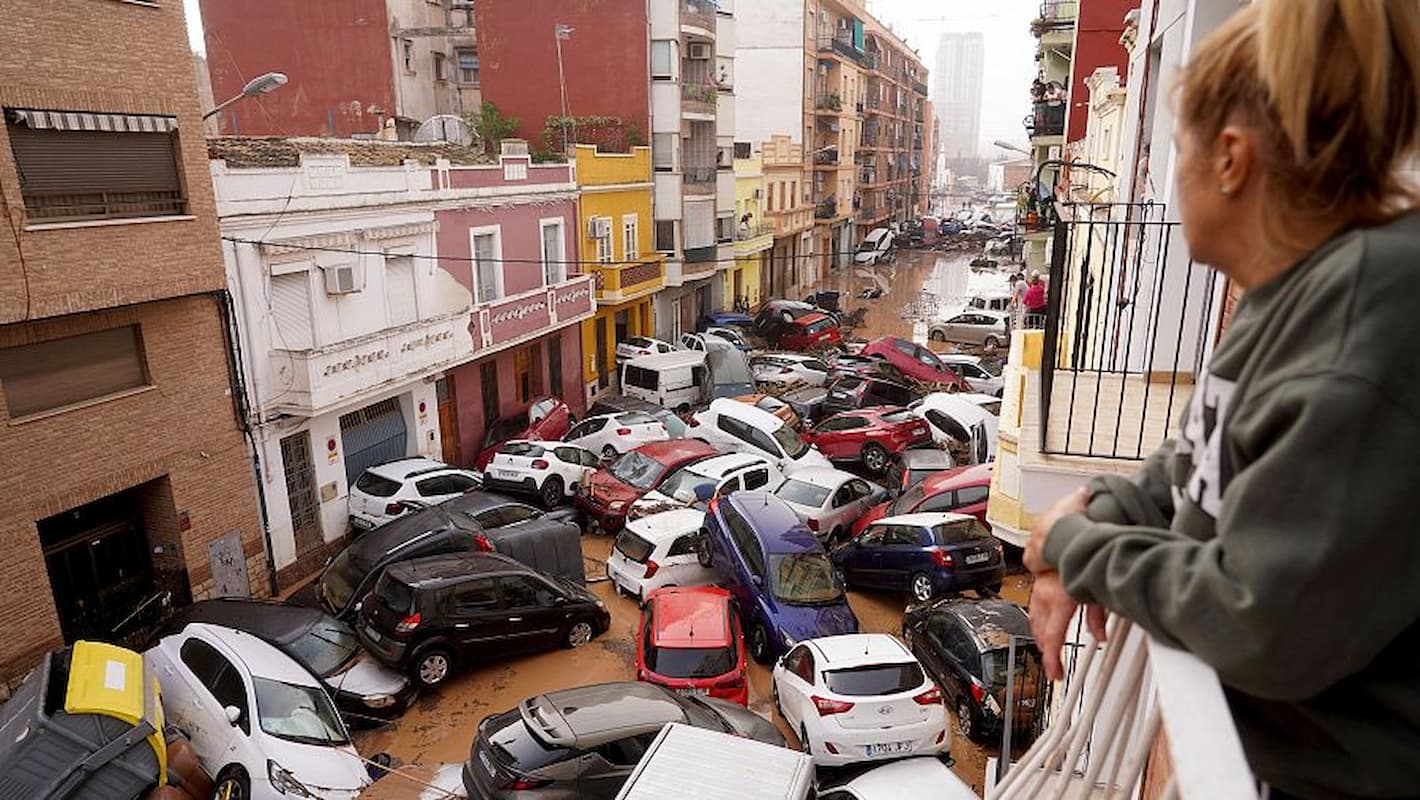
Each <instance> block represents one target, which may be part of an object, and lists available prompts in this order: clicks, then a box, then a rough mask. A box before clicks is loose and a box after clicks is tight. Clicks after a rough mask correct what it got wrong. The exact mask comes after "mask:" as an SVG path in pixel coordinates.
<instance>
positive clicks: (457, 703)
mask: <svg viewBox="0 0 1420 800" xmlns="http://www.w3.org/2000/svg"><path fill="white" fill-rule="evenodd" d="M865 274H875V275H878V276H881V279H882V281H883V282H884V283H885V284H886V286H887V290H886V294H884V296H883V297H881V298H878V299H876V300H859V299H857V293H858V292H859V291H861V290H862V289H863V288H865V287H867V286H869V285H871V281H872V279H871V278H868V277H864V275H865ZM970 276H971V270H969V269H968V268H967V258H966V257H963V256H962V255H961V254H948V255H947V256H945V257H943V256H941V255H940V254H937V253H928V252H906V253H902V254H901V255H900V256H899V258H898V259H897V262H896V264H894V265H891V266H885V267H880V268H876V269H875V270H874V271H873V272H872V273H858V274H855V273H853V272H852V271H851V270H847V269H844V270H839V271H837V272H835V273H834V274H833V275H831V276H830V280H829V281H828V282H826V284H825V285H824V286H822V287H821V288H826V289H838V290H840V291H843V292H844V293H845V294H844V298H843V301H842V306H843V308H844V310H845V312H851V311H853V310H854V309H857V308H865V309H866V312H865V315H864V319H863V323H862V325H860V326H859V327H858V328H857V329H856V331H855V334H854V335H855V337H856V338H863V339H871V338H874V337H876V336H880V335H884V334H893V335H897V336H902V337H905V338H912V339H915V340H917V341H923V340H924V338H925V337H924V336H923V326H922V325H921V324H920V323H918V324H917V325H915V326H914V321H913V320H912V319H909V318H908V317H907V314H906V312H907V311H908V310H909V309H910V308H912V307H913V304H914V303H916V302H917V301H918V300H919V296H920V293H921V292H922V291H923V290H924V289H925V290H926V291H928V292H931V293H932V294H934V295H936V296H938V297H951V296H956V297H961V296H963V295H965V294H966V292H967V288H968V283H969V281H970V280H971V277H970ZM914 327H915V328H916V330H914ZM612 541H613V539H612V537H601V536H584V537H583V539H582V548H583V553H584V555H585V557H586V559H587V570H588V577H589V578H590V579H592V580H594V581H596V582H595V583H593V584H591V586H590V588H591V589H592V591H593V592H595V593H596V595H597V596H598V597H600V598H601V599H602V600H603V601H605V602H606V604H607V607H608V609H609V610H610V611H611V629H610V630H609V631H607V633H605V634H603V635H602V636H600V637H598V638H597V639H595V640H593V641H592V642H591V643H590V644H588V645H586V646H584V647H581V648H579V649H576V650H555V651H551V652H546V653H542V654H539V655H534V656H527V657H521V658H517V659H514V660H509V661H495V662H492V663H488V664H485V665H479V666H474V667H472V668H470V669H468V670H466V671H463V672H461V674H459V675H457V676H456V677H454V678H451V679H450V680H449V682H448V684H447V685H445V686H444V688H443V689H442V690H440V691H438V692H431V693H429V694H427V695H426V696H424V697H421V698H420V700H419V701H418V702H417V703H416V704H415V706H414V707H413V708H411V709H410V710H409V711H408V712H407V713H406V714H405V715H404V716H403V717H402V718H401V719H399V720H398V721H397V722H395V723H394V724H393V725H391V726H388V727H385V728H382V729H377V730H372V731H363V732H357V733H356V743H357V746H358V747H359V749H360V752H361V753H363V754H366V755H367V756H368V755H370V754H373V753H378V752H381V751H385V752H389V753H390V754H391V755H393V756H394V757H395V758H396V759H397V760H398V762H401V763H403V764H406V765H412V766H411V767H410V768H409V773H410V775H411V776H412V777H415V778H417V780H418V781H420V782H421V783H416V782H414V781H412V780H408V779H405V778H404V777H402V776H401V775H400V774H394V775H391V776H389V777H388V778H386V779H384V780H381V781H379V782H378V783H377V784H376V785H375V787H373V788H372V789H371V791H370V792H368V793H367V796H368V797H371V798H408V797H427V798H437V797H445V796H450V795H448V794H446V793H445V792H443V791H441V790H440V789H438V788H433V787H434V786H435V785H437V786H439V787H446V788H447V789H449V790H454V791H457V792H461V791H462V788H461V785H460V782H459V776H458V771H457V769H452V768H445V769H443V770H442V771H441V770H440V768H441V766H443V765H449V764H459V763H461V762H462V761H463V760H464V759H466V758H468V755H469V748H470V746H471V744H472V742H473V738H474V730H475V727H476V726H477V724H478V722H479V720H481V719H482V718H483V717H484V716H486V715H488V714H490V713H494V712H499V711H504V710H507V709H510V708H512V707H514V706H515V705H516V704H517V703H518V702H520V701H522V700H524V699H526V698H528V697H530V696H533V695H536V694H539V693H542V692H547V691H552V690H555V689H561V688H565V687H569V686H577V685H583V684H591V683H598V682H603V681H622V680H634V679H635V660H636V646H635V630H636V627H637V624H638V621H639V619H640V611H639V609H638V607H637V605H636V603H635V601H633V600H631V599H629V598H626V597H621V596H618V595H616V594H615V593H614V592H613V590H612V586H611V584H610V583H609V582H607V581H605V580H598V579H602V578H604V575H605V573H604V572H603V571H602V567H601V565H602V564H603V563H604V562H605V560H606V557H607V554H608V553H609V552H610V549H611V545H612ZM1003 594H1004V596H1005V597H1006V598H1007V599H1010V600H1013V601H1016V602H1020V603H1024V602H1025V601H1026V599H1027V597H1028V595H1029V582H1028V576H1025V575H1021V574H1011V575H1008V576H1007V578H1006V583H1005V587H1004V589H1003ZM849 602H850V604H851V605H852V607H853V610H854V612H855V613H856V614H857V616H858V619H859V621H860V623H861V625H862V629H863V630H864V631H868V632H878V633H894V634H897V633H900V631H901V625H902V612H903V609H904V607H905V604H906V597H905V595H903V594H898V593H891V592H866V591H852V592H849ZM749 698H750V702H749V705H750V708H751V709H752V710H754V711H756V712H758V713H759V714H761V715H763V716H765V717H767V718H771V719H773V720H774V721H775V723H776V724H777V725H779V726H780V729H781V731H783V733H784V734H785V736H786V738H787V739H788V740H789V742H790V744H791V745H792V744H793V743H794V741H795V739H794V737H793V735H792V733H791V732H790V731H789V730H788V729H787V727H785V726H784V724H783V721H782V720H780V719H779V717H778V715H777V714H774V712H773V710H772V708H771V706H772V703H771V701H770V677H769V669H768V667H765V666H763V665H759V664H754V663H753V662H751V665H750V672H749ZM953 734H954V739H953V743H952V750H951V752H952V755H953V757H954V758H956V759H957V765H956V767H955V769H956V771H957V773H958V774H959V775H961V777H962V778H963V779H964V780H966V781H967V782H969V783H970V784H971V785H972V786H973V787H974V788H975V789H976V790H977V791H980V790H981V788H982V775H983V771H984V764H985V755H986V754H985V752H984V750H983V748H981V747H979V746H977V745H974V744H971V743H969V742H967V741H966V740H964V739H962V738H961V737H960V736H957V735H955V727H954V726H953ZM425 783H427V784H429V785H424V784H425Z"/></svg>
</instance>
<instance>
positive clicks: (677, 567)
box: [661, 533, 714, 586]
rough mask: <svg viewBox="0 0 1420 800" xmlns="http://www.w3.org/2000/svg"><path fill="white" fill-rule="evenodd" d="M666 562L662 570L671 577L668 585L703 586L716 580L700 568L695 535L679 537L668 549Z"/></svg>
mask: <svg viewBox="0 0 1420 800" xmlns="http://www.w3.org/2000/svg"><path fill="white" fill-rule="evenodd" d="M665 560H666V563H665V564H663V565H661V569H663V570H665V571H666V572H667V573H668V574H669V575H670V580H669V581H668V582H667V583H668V585H669V584H674V585H676V586H703V585H705V584H707V583H711V582H712V581H713V580H714V576H713V575H711V574H710V573H709V571H708V570H706V569H705V568H704V567H702V566H700V560H699V558H698V557H697V556H696V550H695V534H693V533H687V534H683V535H681V536H677V537H676V539H675V541H673V542H671V545H670V547H668V548H666V555H665Z"/></svg>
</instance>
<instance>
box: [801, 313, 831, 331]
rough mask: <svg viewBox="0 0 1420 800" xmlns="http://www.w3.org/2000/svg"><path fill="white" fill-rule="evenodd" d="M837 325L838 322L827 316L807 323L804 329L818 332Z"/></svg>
mask: <svg viewBox="0 0 1420 800" xmlns="http://www.w3.org/2000/svg"><path fill="white" fill-rule="evenodd" d="M837 325H838V323H837V322H834V321H833V318H832V317H829V318H828V319H821V320H819V321H818V322H811V323H809V325H808V327H806V328H805V329H804V330H805V331H807V332H809V333H818V332H820V331H826V330H828V329H829V328H833V327H836V326H837Z"/></svg>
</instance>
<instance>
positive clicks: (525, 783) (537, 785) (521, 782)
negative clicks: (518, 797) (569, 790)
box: [503, 777, 552, 792]
mask: <svg viewBox="0 0 1420 800" xmlns="http://www.w3.org/2000/svg"><path fill="white" fill-rule="evenodd" d="M550 783H552V781H550V780H546V779H542V778H528V777H518V778H514V779H512V780H511V781H508V782H507V783H505V784H503V789H504V791H509V792H526V791H527V790H529V789H541V788H542V787H544V786H547V785H548V784H550Z"/></svg>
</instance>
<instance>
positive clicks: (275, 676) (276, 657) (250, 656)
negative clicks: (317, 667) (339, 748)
mask: <svg viewBox="0 0 1420 800" xmlns="http://www.w3.org/2000/svg"><path fill="white" fill-rule="evenodd" d="M183 630H184V632H186V633H189V634H197V636H198V638H200V639H202V640H204V641H206V642H208V643H209V644H211V643H212V642H213V641H214V640H215V641H216V642H218V643H219V644H220V645H222V647H225V648H226V651H227V653H229V654H230V655H234V656H236V657H237V658H238V659H240V660H241V662H242V663H243V664H245V665H246V669H247V672H248V673H250V674H251V675H252V677H254V678H269V679H270V680H273V681H280V682H282V683H291V684H295V685H297V686H308V687H316V688H318V687H320V682H319V681H317V680H316V679H315V677H314V676H313V675H311V673H310V672H309V671H308V670H307V669H306V668H305V667H303V666H301V665H300V664H299V663H298V662H297V661H296V660H295V659H293V658H291V657H290V656H288V655H286V654H285V653H283V652H281V651H280V650H278V649H277V648H276V647H275V646H274V645H272V644H270V643H268V642H266V641H264V640H263V639H261V637H259V636H253V635H252V634H250V633H247V632H246V631H242V630H237V629H236V628H228V627H224V626H221V625H213V624H211V623H207V622H194V623H192V624H190V625H188V626H187V627H186V628H184V629H183ZM222 647H218V650H221V649H222Z"/></svg>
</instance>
